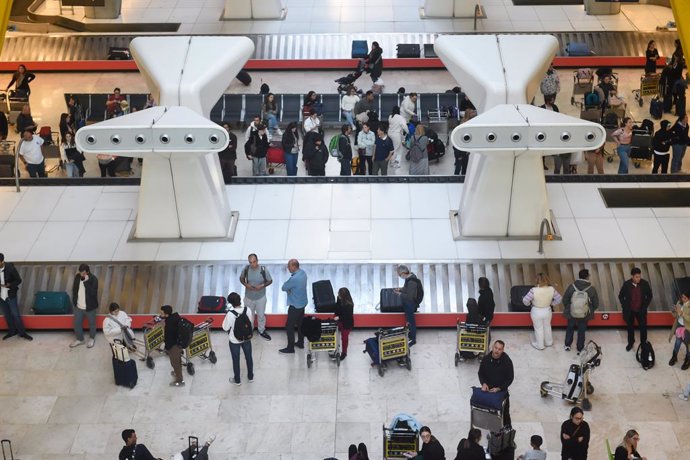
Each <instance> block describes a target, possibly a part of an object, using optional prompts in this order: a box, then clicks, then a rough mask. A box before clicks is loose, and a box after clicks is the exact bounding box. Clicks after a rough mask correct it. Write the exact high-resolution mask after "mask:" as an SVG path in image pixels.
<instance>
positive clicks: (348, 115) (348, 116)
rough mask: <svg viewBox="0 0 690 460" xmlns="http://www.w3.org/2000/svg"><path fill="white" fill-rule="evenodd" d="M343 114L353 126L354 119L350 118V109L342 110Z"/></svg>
mask: <svg viewBox="0 0 690 460" xmlns="http://www.w3.org/2000/svg"><path fill="white" fill-rule="evenodd" d="M343 116H344V117H345V119H346V120H347V122H348V124H349V125H350V126H352V127H354V126H355V120H354V119H353V118H352V110H343Z"/></svg>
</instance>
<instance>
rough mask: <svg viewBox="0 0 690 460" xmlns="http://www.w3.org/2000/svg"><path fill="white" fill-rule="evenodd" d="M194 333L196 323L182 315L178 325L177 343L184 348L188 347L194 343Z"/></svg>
mask: <svg viewBox="0 0 690 460" xmlns="http://www.w3.org/2000/svg"><path fill="white" fill-rule="evenodd" d="M193 335H194V324H192V322H191V321H189V320H188V319H187V318H183V317H181V316H180V321H179V323H178V326H177V344H178V345H179V346H180V347H182V348H187V347H188V346H189V344H190V343H192V336H193Z"/></svg>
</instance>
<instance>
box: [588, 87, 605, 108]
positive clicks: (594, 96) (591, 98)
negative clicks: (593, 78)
mask: <svg viewBox="0 0 690 460" xmlns="http://www.w3.org/2000/svg"><path fill="white" fill-rule="evenodd" d="M600 105H601V99H600V98H599V93H597V92H596V91H591V92H589V93H587V94H585V106H586V107H597V106H600Z"/></svg>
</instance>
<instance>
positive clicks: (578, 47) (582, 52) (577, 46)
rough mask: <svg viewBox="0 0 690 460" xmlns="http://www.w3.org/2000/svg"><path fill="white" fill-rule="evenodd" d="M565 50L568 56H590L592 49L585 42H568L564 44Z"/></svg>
mask: <svg viewBox="0 0 690 460" xmlns="http://www.w3.org/2000/svg"><path fill="white" fill-rule="evenodd" d="M565 52H566V54H567V55H568V56H591V55H592V54H594V53H592V50H591V49H589V45H588V44H587V43H582V42H569V43H566V45H565Z"/></svg>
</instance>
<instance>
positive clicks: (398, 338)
mask: <svg viewBox="0 0 690 460" xmlns="http://www.w3.org/2000/svg"><path fill="white" fill-rule="evenodd" d="M370 341H371V342H373V341H376V342H377V345H375V346H376V347H378V349H377V350H376V351H377V352H378V362H376V361H377V360H376V359H375V358H374V356H373V355H372V350H370V349H369V348H370V345H371V347H372V348H373V347H374V345H372V344H370V343H369V342H370ZM365 343H366V344H367V347H366V349H365V350H364V352H365V353H366V352H367V351H369V354H370V355H372V361H373V362H372V366H378V368H379V375H380V376H381V377H383V374H384V373H385V372H386V368H387V367H388V363H387V362H386V361H390V360H391V359H397V360H398V364H400V365H401V366H404V367H406V368H407V370H408V371H409V370H412V360H411V359H410V346H409V339H408V329H407V327H394V328H391V329H379V330H378V331H376V337H375V338H374V337H372V338H371V339H367V340H366V341H365Z"/></svg>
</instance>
